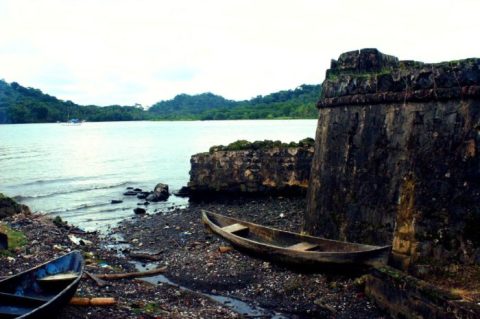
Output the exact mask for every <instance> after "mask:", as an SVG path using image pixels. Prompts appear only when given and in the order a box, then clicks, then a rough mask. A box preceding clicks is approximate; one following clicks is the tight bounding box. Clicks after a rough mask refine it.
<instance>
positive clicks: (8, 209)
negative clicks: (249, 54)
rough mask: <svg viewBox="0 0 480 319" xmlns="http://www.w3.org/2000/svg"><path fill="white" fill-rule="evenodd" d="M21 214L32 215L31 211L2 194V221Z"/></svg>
mask: <svg viewBox="0 0 480 319" xmlns="http://www.w3.org/2000/svg"><path fill="white" fill-rule="evenodd" d="M20 213H24V214H30V209H29V208H28V206H25V205H22V204H18V203H17V202H16V201H14V200H13V199H11V198H10V197H7V196H5V195H3V194H2V193H0V219H3V218H5V217H8V216H12V215H15V214H20Z"/></svg>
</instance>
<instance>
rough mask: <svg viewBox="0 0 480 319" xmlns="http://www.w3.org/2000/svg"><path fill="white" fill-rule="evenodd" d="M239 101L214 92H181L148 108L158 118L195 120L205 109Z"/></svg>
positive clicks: (223, 106) (231, 105) (225, 106)
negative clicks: (193, 93)
mask: <svg viewBox="0 0 480 319" xmlns="http://www.w3.org/2000/svg"><path fill="white" fill-rule="evenodd" d="M236 103H238V102H235V101H230V100H227V99H224V98H223V97H221V96H218V95H215V94H212V93H203V94H198V95H188V94H180V95H177V96H175V98H173V99H172V100H168V101H161V102H158V103H156V104H154V105H152V107H150V109H149V110H148V111H149V112H150V113H153V114H155V115H156V116H157V117H158V118H161V119H165V120H180V119H183V120H193V119H199V118H198V117H199V116H200V115H201V114H202V113H204V112H205V111H208V110H212V109H219V108H230V107H233V106H235V104H236Z"/></svg>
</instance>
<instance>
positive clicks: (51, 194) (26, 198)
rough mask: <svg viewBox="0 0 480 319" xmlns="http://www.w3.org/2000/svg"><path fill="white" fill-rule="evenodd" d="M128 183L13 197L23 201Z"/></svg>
mask: <svg viewBox="0 0 480 319" xmlns="http://www.w3.org/2000/svg"><path fill="white" fill-rule="evenodd" d="M128 184H130V182H122V183H116V184H110V185H96V186H90V187H83V188H76V189H71V190H62V191H58V192H52V193H48V194H38V195H17V196H14V197H13V199H15V200H16V201H19V202H21V201H24V200H28V199H37V198H46V197H54V196H58V195H66V194H72V193H82V192H88V191H93V190H99V189H110V188H116V187H120V186H125V185H128Z"/></svg>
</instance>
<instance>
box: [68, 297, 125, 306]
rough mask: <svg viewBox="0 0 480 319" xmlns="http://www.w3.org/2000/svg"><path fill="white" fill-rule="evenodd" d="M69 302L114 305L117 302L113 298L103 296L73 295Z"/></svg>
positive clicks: (77, 304)
mask: <svg viewBox="0 0 480 319" xmlns="http://www.w3.org/2000/svg"><path fill="white" fill-rule="evenodd" d="M70 304H71V305H74V306H84V307H88V306H94V307H95V306H114V305H116V304H117V301H116V300H115V298H110V297H105V298H84V297H73V298H72V299H70Z"/></svg>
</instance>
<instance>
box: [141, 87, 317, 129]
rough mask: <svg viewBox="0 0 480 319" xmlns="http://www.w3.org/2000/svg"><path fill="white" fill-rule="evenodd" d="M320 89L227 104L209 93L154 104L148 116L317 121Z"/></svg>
mask: <svg viewBox="0 0 480 319" xmlns="http://www.w3.org/2000/svg"><path fill="white" fill-rule="evenodd" d="M320 91H321V86H320V85H319V84H318V85H307V84H303V85H301V86H299V87H298V88H296V89H295V90H287V91H280V92H276V93H272V94H269V95H266V96H257V97H255V98H253V99H251V100H249V101H238V102H236V101H231V100H226V99H224V98H223V97H221V96H218V95H214V94H212V93H204V94H199V95H193V96H192V95H187V94H181V95H177V96H176V97H175V98H174V99H173V100H169V101H161V102H158V103H156V104H154V105H153V106H152V107H151V108H150V109H149V112H151V113H154V114H155V115H156V117H159V118H161V119H165V120H237V119H278V118H284V119H289V118H317V116H318V112H317V108H316V106H315V104H316V102H317V101H318V99H319V97H320Z"/></svg>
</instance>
